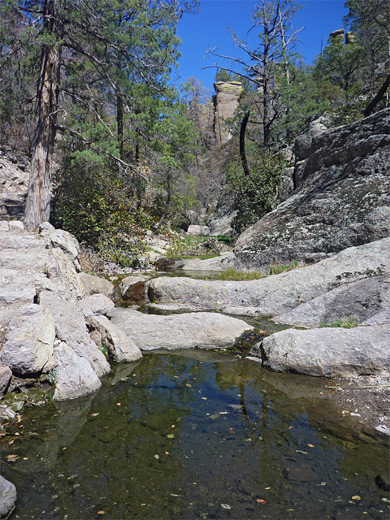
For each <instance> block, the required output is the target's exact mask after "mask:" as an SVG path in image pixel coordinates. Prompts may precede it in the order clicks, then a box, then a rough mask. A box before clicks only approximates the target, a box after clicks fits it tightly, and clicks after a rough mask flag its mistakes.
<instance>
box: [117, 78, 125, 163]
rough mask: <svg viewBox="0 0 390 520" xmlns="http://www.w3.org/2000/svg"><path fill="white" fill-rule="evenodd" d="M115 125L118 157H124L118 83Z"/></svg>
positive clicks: (121, 107) (121, 104)
mask: <svg viewBox="0 0 390 520" xmlns="http://www.w3.org/2000/svg"><path fill="white" fill-rule="evenodd" d="M116 125H117V138H118V146H119V157H120V159H122V160H123V159H124V153H123V137H124V134H123V96H122V92H121V90H120V87H119V85H118V86H117V91H116Z"/></svg>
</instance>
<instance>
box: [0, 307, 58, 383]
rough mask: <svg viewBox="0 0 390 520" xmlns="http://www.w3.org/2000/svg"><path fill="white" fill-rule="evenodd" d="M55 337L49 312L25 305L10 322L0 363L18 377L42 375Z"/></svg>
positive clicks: (49, 358)
mask: <svg viewBox="0 0 390 520" xmlns="http://www.w3.org/2000/svg"><path fill="white" fill-rule="evenodd" d="M54 337H55V326H54V320H53V317H52V315H51V313H50V312H49V311H48V310H47V309H42V307H40V306H39V305H35V304H31V305H27V306H25V307H23V308H21V309H20V311H19V313H18V314H17V315H16V316H14V317H13V318H12V319H11V320H10V322H9V325H8V331H7V333H6V336H5V342H4V347H3V349H2V350H1V351H0V363H2V364H4V365H8V366H9V367H10V368H11V370H12V371H13V372H15V373H17V374H31V373H37V372H41V371H42V370H43V369H44V367H45V365H47V363H48V362H49V361H50V360H51V358H52V355H53V344H54Z"/></svg>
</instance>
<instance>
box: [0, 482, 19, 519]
mask: <svg viewBox="0 0 390 520" xmlns="http://www.w3.org/2000/svg"><path fill="white" fill-rule="evenodd" d="M16 499H17V492H16V487H15V486H14V485H13V484H12V482H9V481H8V480H6V479H5V478H4V477H2V476H1V475H0V517H1V518H3V517H6V516H7V515H8V514H9V513H10V512H11V511H12V509H13V508H14V507H15V504H16Z"/></svg>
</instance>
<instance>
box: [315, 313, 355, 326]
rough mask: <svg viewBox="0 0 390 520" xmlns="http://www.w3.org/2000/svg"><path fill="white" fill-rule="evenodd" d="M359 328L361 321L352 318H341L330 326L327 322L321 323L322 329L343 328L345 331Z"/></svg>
mask: <svg viewBox="0 0 390 520" xmlns="http://www.w3.org/2000/svg"><path fill="white" fill-rule="evenodd" d="M358 326H359V321H358V320H357V319H355V318H353V317H352V316H351V317H349V318H339V319H338V320H336V321H333V322H332V323H330V324H327V323H326V322H325V321H322V322H321V323H320V328H321V329H322V328H324V327H335V328H337V327H342V328H343V329H353V328H354V327H358Z"/></svg>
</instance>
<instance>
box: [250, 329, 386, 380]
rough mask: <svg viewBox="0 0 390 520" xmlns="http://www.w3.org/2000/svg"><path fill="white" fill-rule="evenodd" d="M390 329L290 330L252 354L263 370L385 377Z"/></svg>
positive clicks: (268, 338)
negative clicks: (259, 360) (264, 368)
mask: <svg viewBox="0 0 390 520" xmlns="http://www.w3.org/2000/svg"><path fill="white" fill-rule="evenodd" d="M389 345H390V327H389V326H388V325H387V324H386V325H373V326H370V327H356V328H352V329H343V328H321V329H311V330H295V329H288V330H284V331H281V332H277V333H276V334H273V335H272V336H268V337H267V338H265V339H264V340H263V341H262V342H261V343H259V344H258V345H257V346H255V347H254V348H253V350H252V354H254V355H257V356H258V357H261V358H262V362H263V366H265V367H267V368H271V369H272V370H276V371H280V372H296V373H299V374H306V375H311V376H327V377H332V376H342V377H350V376H358V375H371V374H381V373H383V374H386V373H388V372H389V370H390V348H389Z"/></svg>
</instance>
